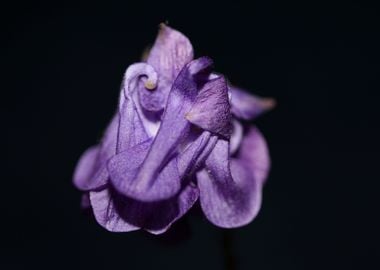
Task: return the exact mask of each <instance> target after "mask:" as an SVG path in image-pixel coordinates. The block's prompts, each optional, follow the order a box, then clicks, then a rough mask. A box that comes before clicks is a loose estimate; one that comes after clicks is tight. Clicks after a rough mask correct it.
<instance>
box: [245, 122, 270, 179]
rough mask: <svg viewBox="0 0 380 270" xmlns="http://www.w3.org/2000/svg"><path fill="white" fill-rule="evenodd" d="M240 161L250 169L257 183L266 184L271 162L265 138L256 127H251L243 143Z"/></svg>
mask: <svg viewBox="0 0 380 270" xmlns="http://www.w3.org/2000/svg"><path fill="white" fill-rule="evenodd" d="M238 157H239V159H240V160H242V161H243V162H245V163H246V164H247V165H248V167H249V168H250V170H251V172H252V173H253V175H254V178H255V180H256V181H258V182H260V183H261V184H264V183H265V181H266V179H267V177H268V174H269V170H270V166H271V161H270V155H269V150H268V146H267V143H266V140H265V138H264V136H263V135H262V134H261V132H260V131H259V130H258V128H256V127H250V128H249V129H248V131H247V133H246V134H245V135H244V138H243V140H242V142H241V146H240V150H239V155H238Z"/></svg>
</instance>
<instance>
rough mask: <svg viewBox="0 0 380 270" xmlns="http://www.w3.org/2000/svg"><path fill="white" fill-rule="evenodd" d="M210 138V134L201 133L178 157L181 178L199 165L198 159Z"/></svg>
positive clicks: (206, 132)
mask: <svg viewBox="0 0 380 270" xmlns="http://www.w3.org/2000/svg"><path fill="white" fill-rule="evenodd" d="M210 138H211V133H210V132H208V131H203V132H202V134H201V135H198V136H197V137H196V139H195V140H194V141H192V142H190V143H188V145H187V146H186V147H185V149H184V150H183V152H182V153H180V154H179V155H178V157H177V166H178V172H179V175H180V177H181V178H182V177H183V176H185V175H190V174H192V173H193V172H194V171H195V170H196V169H197V167H198V166H199V163H201V161H200V160H199V157H200V156H201V155H202V154H203V152H204V151H205V149H206V147H207V145H208V143H209V141H210ZM206 151H207V150H206ZM203 160H204V159H203ZM197 164H198V165H197Z"/></svg>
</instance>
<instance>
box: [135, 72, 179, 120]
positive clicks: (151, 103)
mask: <svg viewBox="0 0 380 270" xmlns="http://www.w3.org/2000/svg"><path fill="white" fill-rule="evenodd" d="M171 84H172V82H170V81H168V80H167V79H165V77H163V76H160V77H159V79H158V82H157V85H156V86H155V88H153V89H149V88H147V86H148V87H150V85H149V84H148V85H147V83H146V82H145V83H140V86H139V91H138V93H139V102H140V105H141V107H142V108H144V110H145V111H147V112H152V113H160V112H161V111H162V110H163V109H164V107H165V105H166V101H167V99H168V95H169V92H170V88H171ZM159 115H160V114H159Z"/></svg>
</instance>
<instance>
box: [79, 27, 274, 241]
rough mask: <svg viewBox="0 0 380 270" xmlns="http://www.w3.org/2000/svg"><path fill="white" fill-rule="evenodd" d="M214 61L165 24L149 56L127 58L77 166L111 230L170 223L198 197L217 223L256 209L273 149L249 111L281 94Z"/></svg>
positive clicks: (237, 221)
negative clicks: (103, 119)
mask: <svg viewBox="0 0 380 270" xmlns="http://www.w3.org/2000/svg"><path fill="white" fill-rule="evenodd" d="M212 64H213V63H212V60H211V59H210V58H208V57H201V58H198V59H193V48H192V46H191V43H190V42H189V40H188V39H187V38H186V37H185V36H184V35H183V34H181V33H180V32H178V31H176V30H174V29H172V28H170V27H168V26H166V25H161V29H160V32H159V35H158V37H157V39H156V41H155V44H154V46H153V47H152V49H151V51H150V53H149V55H148V57H147V59H146V61H145V62H141V63H136V64H133V65H131V66H129V67H128V69H127V71H126V73H125V76H124V80H123V83H122V87H121V93H120V97H119V104H118V110H117V112H116V114H115V115H114V117H113V118H112V120H111V122H110V124H109V126H108V128H107V129H106V131H105V133H104V136H103V138H102V140H101V141H100V143H99V144H98V145H96V146H93V147H91V148H89V149H88V150H87V151H85V153H84V154H83V155H82V157H81V158H80V160H79V162H78V165H77V168H76V170H75V174H74V184H75V185H76V187H77V188H78V189H80V190H82V191H83V192H84V196H85V197H86V198H85V199H87V200H88V199H89V203H90V207H91V208H92V211H93V213H94V216H95V218H96V220H97V221H98V223H99V224H100V225H101V226H103V227H104V228H106V229H107V230H110V231H114V232H128V231H133V230H138V229H144V230H147V231H149V232H151V233H154V234H159V233H163V232H165V231H166V230H167V229H168V228H169V227H170V225H171V224H172V223H173V222H175V221H176V220H178V219H179V218H180V217H182V216H183V215H184V214H185V213H186V212H187V211H188V210H189V209H190V208H191V207H192V206H193V205H194V203H195V202H196V201H197V200H199V201H200V206H201V208H202V210H203V212H204V214H205V216H206V217H207V219H208V220H209V221H210V222H212V223H213V224H215V225H217V226H219V227H224V228H234V227H239V226H243V225H245V224H247V223H249V222H250V221H251V220H252V219H254V217H255V216H256V215H257V213H258V211H259V209H260V205H261V194H262V188H263V184H264V182H265V179H266V177H267V174H268V171H269V166H270V159H269V154H268V150H267V145H266V142H265V140H264V138H263V136H262V134H261V133H260V132H259V131H258V129H257V128H255V127H250V126H248V125H247V122H246V121H245V120H252V119H254V118H255V117H257V116H258V115H260V114H261V113H263V112H264V111H266V110H268V109H270V108H271V107H272V106H273V101H272V100H271V99H264V98H259V97H255V96H252V95H249V94H247V93H246V92H244V91H243V90H240V89H238V88H235V87H232V86H230V85H228V84H227V82H226V80H225V78H224V77H223V76H222V75H219V74H216V73H213V70H212ZM84 201H86V200H84Z"/></svg>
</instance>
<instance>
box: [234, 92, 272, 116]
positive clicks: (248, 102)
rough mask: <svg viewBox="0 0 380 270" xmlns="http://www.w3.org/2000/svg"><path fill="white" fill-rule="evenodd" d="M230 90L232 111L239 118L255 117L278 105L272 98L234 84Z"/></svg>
mask: <svg viewBox="0 0 380 270" xmlns="http://www.w3.org/2000/svg"><path fill="white" fill-rule="evenodd" d="M229 90H230V93H231V106H232V107H231V111H232V113H233V114H234V115H235V116H236V117H238V118H242V119H245V120H251V119H255V118H256V117H258V116H259V115H261V114H262V113H264V112H266V111H269V110H271V109H272V108H273V107H274V106H275V105H276V101H275V100H274V99H272V98H262V97H258V96H254V95H251V94H248V92H246V91H244V90H241V89H239V88H236V87H232V86H230V87H229Z"/></svg>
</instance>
